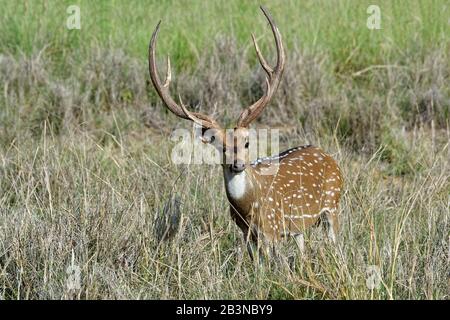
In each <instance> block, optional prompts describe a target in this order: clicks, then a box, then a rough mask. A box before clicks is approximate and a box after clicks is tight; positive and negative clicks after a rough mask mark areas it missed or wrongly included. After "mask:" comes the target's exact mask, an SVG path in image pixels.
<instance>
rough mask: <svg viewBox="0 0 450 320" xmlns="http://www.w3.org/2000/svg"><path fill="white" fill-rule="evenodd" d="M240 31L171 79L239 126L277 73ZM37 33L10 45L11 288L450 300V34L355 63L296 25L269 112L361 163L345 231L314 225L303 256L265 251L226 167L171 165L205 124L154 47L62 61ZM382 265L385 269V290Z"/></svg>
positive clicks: (6, 221)
mask: <svg viewBox="0 0 450 320" xmlns="http://www.w3.org/2000/svg"><path fill="white" fill-rule="evenodd" d="M430 34H431V33H430ZM8 35H9V36H11V34H10V33H7V34H6V35H2V38H0V39H2V41H3V42H4V41H5V39H6V38H5V37H7V36H8ZM41 37H42V35H39V37H38V39H37V40H36V41H38V44H39V41H40V40H39V39H41ZM431 38H433V36H431ZM233 39H234V38H232V37H231V38H230V37H222V36H217V37H216V38H215V42H214V45H213V46H211V47H212V48H213V49H211V50H210V51H205V52H201V51H198V50H197V52H198V56H197V60H196V62H195V64H193V66H192V67H191V68H188V69H187V70H184V71H183V72H180V71H177V70H176V69H175V71H174V78H175V79H174V83H173V94H174V95H177V94H178V93H180V94H181V95H182V96H183V99H184V101H185V102H187V103H189V104H190V105H192V106H193V109H201V110H202V111H204V112H206V113H210V114H213V115H214V116H216V117H217V118H218V119H219V120H220V121H221V122H222V123H223V124H224V125H226V126H232V125H234V121H235V119H236V118H237V116H238V114H239V113H240V111H241V110H242V107H243V106H244V105H246V104H248V103H249V102H250V101H253V100H254V99H255V97H257V96H258V95H259V94H260V92H261V90H262V88H261V84H262V83H263V82H262V79H263V74H262V72H261V70H260V69H259V67H258V66H257V65H256V63H255V60H254V59H253V60H252V59H245V58H246V57H248V56H249V55H251V52H250V51H249V47H248V46H242V45H240V44H239V43H238V42H236V40H233ZM19 40H20V41H25V40H23V39H18V41H19ZM335 40H336V39H335ZM80 41H81V40H80ZM3 42H1V44H2V45H4V43H3ZM335 43H338V40H336V42H335ZM33 45H36V43H33ZM63 45H64V46H65V45H66V44H64V43H63ZM64 46H63V47H62V48H66V47H64ZM37 48H39V49H33V50H30V51H31V52H30V53H17V52H14V50H11V52H10V53H8V52H9V51H7V50H6V51H5V52H4V53H3V54H0V88H1V92H2V93H1V95H0V123H1V125H0V298H2V299H17V298H29V299H45V298H50V299H60V298H70V299H72V298H74V299H105V298H117V299H125V298H127V299H143V298H151V299H159V298H164V299H166V298H181V299H192V298H201V299H203V298H234V299H253V298H257V299H266V298H271V299H292V298H295V299H322V298H333V299H378V298H379V299H448V298H449V292H450V283H449V274H450V268H449V262H450V261H449V259H450V258H449V257H450V248H449V240H450V239H449V237H450V234H449V230H450V221H449V219H450V163H449V160H448V159H450V150H449V141H450V123H449V117H450V91H449V87H448V83H450V71H449V70H450V65H449V58H448V49H447V48H448V46H447V45H441V44H438V45H436V46H434V47H429V48H425V47H420V48H412V49H411V50H404V51H402V52H401V53H400V54H398V55H397V56H392V55H386V56H383V54H382V53H380V54H376V53H374V57H373V58H374V59H373V61H377V63H379V65H382V66H383V67H374V65H373V64H369V65H364V63H363V62H361V61H360V63H358V64H356V63H355V64H353V65H351V66H349V65H346V64H345V63H344V62H345V59H344V60H342V59H336V56H335V55H336V51H333V52H332V53H331V54H330V53H329V52H327V51H326V50H319V52H316V51H314V52H312V51H309V50H308V49H307V47H305V46H302V48H303V49H299V46H298V45H297V44H296V42H295V40H293V39H292V37H291V41H289V46H288V60H287V61H288V66H287V70H286V72H285V76H284V80H283V82H282V85H281V86H280V88H279V91H278V93H277V95H276V97H275V99H274V101H273V102H272V103H271V105H270V106H269V107H268V108H267V110H265V112H264V113H263V115H262V117H261V118H260V119H259V122H258V123H257V126H271V127H282V129H283V130H282V137H281V138H282V145H283V146H284V147H286V148H287V147H293V146H295V145H301V144H307V143H313V144H316V145H319V146H321V147H322V148H323V149H324V150H326V151H328V152H329V153H332V154H333V155H334V156H335V157H336V159H337V160H338V162H339V164H340V165H341V167H342V170H343V172H344V178H345V193H344V195H343V201H342V210H341V233H340V236H339V243H338V245H337V246H332V245H330V244H328V243H327V242H324V241H322V240H321V238H322V233H321V232H320V230H311V232H309V233H308V234H307V235H306V247H307V253H306V254H305V256H303V257H298V259H297V260H296V262H295V271H291V270H290V269H289V268H287V267H286V266H285V265H284V264H282V263H276V262H272V263H266V264H263V265H258V266H255V265H253V264H252V262H251V261H250V259H249V257H248V255H247V253H246V250H245V245H244V243H243V240H242V237H241V233H240V231H239V230H238V228H237V227H236V226H235V224H234V223H233V222H232V221H231V219H230V217H229V213H228V204H227V200H226V197H225V192H224V187H223V180H222V179H223V178H222V176H221V171H220V169H219V168H218V167H214V166H199V165H197V166H196V165H192V166H175V165H174V164H172V162H171V160H170V152H171V148H172V146H173V143H172V142H170V141H169V135H170V132H171V131H172V129H174V128H177V127H186V128H187V127H189V124H188V123H186V122H182V121H179V120H178V119H176V118H175V117H174V116H173V115H172V114H169V113H168V112H167V111H166V110H165V109H164V108H163V106H162V105H161V102H160V101H159V99H158V98H157V97H156V95H155V93H154V90H153V89H152V88H151V87H150V84H149V79H148V76H147V68H146V63H145V61H144V59H143V58H142V59H137V58H135V57H134V56H133V55H130V54H129V53H128V52H126V51H125V50H121V49H120V46H113V45H111V46H108V45H106V46H91V45H90V46H89V47H88V48H87V49H86V50H85V52H84V54H83V57H82V59H80V57H78V56H77V54H78V53H79V52H78V51H76V52H74V53H73V54H70V53H67V52H65V55H64V61H65V63H64V64H63V65H64V71H61V61H60V60H59V58H61V56H60V55H58V54H55V51H54V49H55V44H52V45H51V46H50V47H45V46H44V47H43V46H38V47H37ZM181 49H183V48H181ZM181 49H180V50H181ZM414 49H415V50H414ZM161 56H162V55H161ZM344 56H345V55H344ZM393 57H394V58H393ZM182 60H183V57H177V58H176V59H175V61H182ZM369 60H370V61H372V60H371V59H369ZM187 61H188V62H187V63H189V60H187ZM161 62H163V61H162V60H161ZM163 65H164V63H161V66H163ZM174 199H176V200H174ZM174 210H175V211H174ZM177 210H179V214H178V213H177ZM168 212H169V213H174V215H173V216H172V217H171V219H168V220H167V221H166V220H165V219H163V218H161V216H163V217H164V215H165V214H166V213H168ZM169 222H170V223H172V224H174V225H172V228H170V229H169V230H168V232H169V236H167V234H166V236H164V231H166V229H164V228H165V226H166V225H167V223H169ZM155 226H156V227H155ZM163 238H166V240H165V241H162V240H161V239H163ZM292 250H294V249H293V244H292V243H286V244H285V247H284V248H283V249H282V253H283V254H285V255H289V254H290V253H291V252H292ZM70 266H78V267H79V268H80V271H81V279H80V285H81V287H80V288H76V289H70V288H69V287H68V281H69V280H70V278H71V275H70V274H69V273H68V267H70ZM369 266H377V267H378V268H379V269H380V270H381V276H382V277H381V279H382V282H381V284H380V286H379V288H377V289H375V290H369V289H368V288H367V286H366V280H367V278H368V274H367V268H368V267H369Z"/></svg>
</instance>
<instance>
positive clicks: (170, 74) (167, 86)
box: [163, 56, 172, 88]
mask: <svg viewBox="0 0 450 320" xmlns="http://www.w3.org/2000/svg"><path fill="white" fill-rule="evenodd" d="M171 80H172V71H171V70H170V57H169V56H167V73H166V81H164V85H163V87H165V88H169V85H170V81H171Z"/></svg>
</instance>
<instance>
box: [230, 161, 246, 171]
mask: <svg viewBox="0 0 450 320" xmlns="http://www.w3.org/2000/svg"><path fill="white" fill-rule="evenodd" d="M231 169H232V170H233V171H234V172H241V171H244V169H245V163H243V162H238V161H235V162H234V163H233V165H232V166H231Z"/></svg>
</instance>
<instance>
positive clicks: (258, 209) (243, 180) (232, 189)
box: [148, 7, 343, 257]
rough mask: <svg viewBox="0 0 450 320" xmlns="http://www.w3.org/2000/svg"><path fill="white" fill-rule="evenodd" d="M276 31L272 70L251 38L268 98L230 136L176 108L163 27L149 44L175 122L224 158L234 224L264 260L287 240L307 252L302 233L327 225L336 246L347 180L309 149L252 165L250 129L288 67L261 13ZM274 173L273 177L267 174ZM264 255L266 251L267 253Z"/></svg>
mask: <svg viewBox="0 0 450 320" xmlns="http://www.w3.org/2000/svg"><path fill="white" fill-rule="evenodd" d="M261 10H262V12H263V13H264V15H265V17H266V18H267V20H268V22H269V25H270V27H271V29H272V33H273V36H274V38H275V44H276V52H277V58H276V65H275V67H274V68H272V67H271V66H270V65H269V64H268V63H267V61H266V60H265V59H264V57H263V56H262V54H261V51H260V49H259V47H258V44H257V42H256V39H255V37H254V35H253V34H252V39H253V44H254V47H255V51H256V55H257V57H258V60H259V62H260V64H261V66H262V68H263V69H264V71H265V73H266V74H267V76H266V83H265V87H266V88H265V89H266V90H265V93H264V94H263V95H262V96H261V97H260V98H259V99H258V100H257V101H256V102H255V103H253V104H252V105H251V106H249V107H248V108H247V109H245V110H244V111H243V112H242V113H241V115H240V117H239V119H238V121H237V125H236V127H235V128H234V129H233V131H232V132H233V134H232V135H231V136H230V135H227V134H226V131H225V130H224V129H223V128H222V127H221V126H220V125H219V124H218V123H217V122H216V121H215V120H214V119H212V118H211V117H210V116H207V115H204V114H201V113H197V112H191V111H189V110H188V109H187V107H186V106H185V105H184V104H183V102H182V101H181V98H180V99H179V103H176V102H175V101H174V99H173V98H172V97H171V96H170V94H169V84H170V81H171V71H170V60H169V57H168V58H167V73H166V78H165V81H164V83H163V82H161V80H160V78H159V76H158V72H157V67H156V58H155V55H156V54H155V47H156V38H157V36H158V31H159V27H160V24H161V21H159V23H158V25H157V26H156V29H155V31H154V32H153V35H152V38H151V40H150V44H149V57H148V60H149V72H150V77H151V80H152V83H153V85H154V87H155V89H156V91H157V92H158V95H159V96H160V98H161V99H162V101H163V102H164V104H165V105H166V107H167V108H168V109H169V110H170V111H171V112H172V113H174V114H175V115H176V116H178V117H180V118H182V119H186V120H190V121H192V122H194V123H195V124H197V125H199V126H201V128H202V130H203V132H204V133H205V132H207V131H208V132H210V131H212V132H213V134H210V135H208V137H207V135H206V134H204V135H203V136H202V140H203V141H204V142H205V143H212V144H213V145H214V146H215V147H216V148H218V149H219V152H221V153H223V155H224V158H225V157H226V156H230V155H231V158H232V159H233V160H232V161H231V163H230V162H229V161H223V162H222V167H223V175H224V180H225V189H226V194H227V198H228V200H229V203H230V211H231V216H232V218H233V220H234V221H235V222H236V224H237V225H238V226H239V228H240V229H241V230H242V231H243V233H244V236H245V238H246V240H247V243H248V244H249V253H250V255H251V256H252V257H253V254H254V248H255V245H256V248H258V249H259V252H261V251H262V252H263V253H264V254H266V253H268V252H269V251H270V250H267V248H270V247H271V248H273V246H267V244H268V243H271V244H273V243H275V242H278V241H279V240H281V239H282V238H285V237H288V236H293V237H294V239H295V240H296V243H297V245H298V246H299V247H300V250H303V245H304V244H303V241H304V240H303V232H304V230H305V229H306V228H308V227H310V226H312V225H316V224H319V223H320V222H323V223H324V225H326V226H327V229H328V236H329V238H331V240H333V241H335V236H336V232H337V231H338V205H339V198H340V194H341V190H342V183H343V181H342V175H341V172H340V170H339V167H338V165H337V163H336V161H335V160H334V159H333V158H332V157H331V156H330V155H327V154H326V153H324V152H323V151H322V150H321V149H319V148H317V147H314V146H311V145H307V146H300V147H296V148H292V149H289V150H287V151H284V152H282V153H280V154H279V155H277V156H275V157H267V158H262V159H257V160H255V161H253V162H249V159H248V157H249V151H248V150H249V125H250V123H251V122H252V121H254V120H255V119H256V118H257V117H258V116H259V115H260V114H261V112H262V111H263V110H264V108H265V107H266V106H267V104H268V103H269V101H270V100H271V98H272V97H273V95H274V93H275V92H276V90H277V87H278V85H279V83H280V81H281V77H282V74H283V69H284V66H285V53H284V48H283V44H282V41H281V35H280V32H279V30H278V28H277V26H276V25H275V23H274V21H273V19H272V17H271V16H270V14H269V13H268V12H267V10H266V9H265V8H263V7H261ZM267 169H271V170H270V171H271V172H272V173H271V174H267ZM263 249H264V250H263Z"/></svg>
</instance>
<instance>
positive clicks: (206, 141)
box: [200, 136, 214, 143]
mask: <svg viewBox="0 0 450 320" xmlns="http://www.w3.org/2000/svg"><path fill="white" fill-rule="evenodd" d="M211 138H214V136H212V137H205V136H201V137H200V141H201V142H203V143H212V142H213V141H211ZM213 140H214V139H213Z"/></svg>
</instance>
